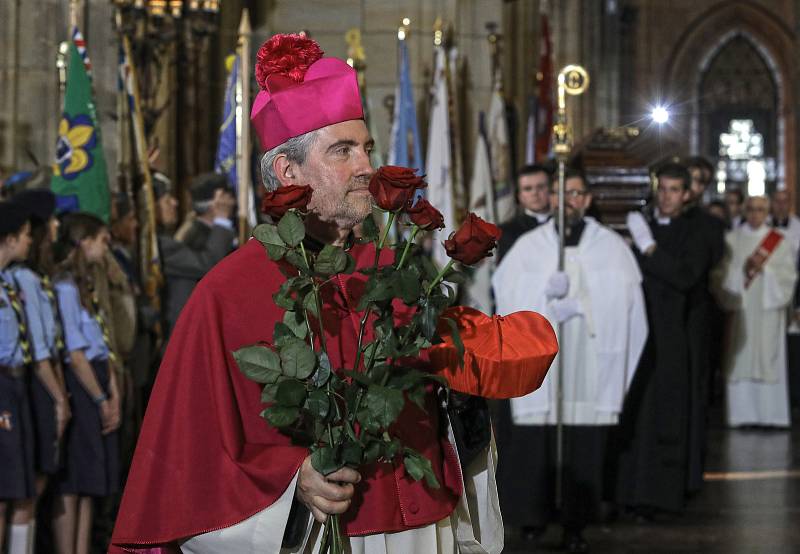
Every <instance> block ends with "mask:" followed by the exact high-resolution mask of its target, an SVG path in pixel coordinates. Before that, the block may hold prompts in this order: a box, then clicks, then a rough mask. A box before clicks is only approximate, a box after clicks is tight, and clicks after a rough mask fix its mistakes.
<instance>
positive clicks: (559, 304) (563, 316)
mask: <svg viewBox="0 0 800 554" xmlns="http://www.w3.org/2000/svg"><path fill="white" fill-rule="evenodd" d="M550 311H551V312H552V313H553V317H554V318H555V320H556V322H557V323H564V322H565V321H567V320H569V319H571V318H573V317H575V316H576V315H582V314H583V310H581V305H580V303H579V302H578V300H577V299H576V298H575V297H570V298H562V299H561V300H553V301H552V302H550Z"/></svg>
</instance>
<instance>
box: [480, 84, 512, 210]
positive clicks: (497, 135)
mask: <svg viewBox="0 0 800 554" xmlns="http://www.w3.org/2000/svg"><path fill="white" fill-rule="evenodd" d="M500 83H501V78H500V71H499V70H498V71H497V73H496V76H495V85H494V90H493V91H492V98H491V100H490V102H489V113H488V114H487V116H486V139H487V142H488V146H489V157H490V160H491V162H490V165H491V169H492V185H493V192H494V208H495V217H496V220H495V221H494V223H503V222H505V221H508V220H509V219H511V218H512V217H514V212H515V211H516V205H515V203H514V184H513V183H512V177H511V148H510V145H509V134H508V121H507V120H506V104H505V100H503V95H502V89H501V85H500Z"/></svg>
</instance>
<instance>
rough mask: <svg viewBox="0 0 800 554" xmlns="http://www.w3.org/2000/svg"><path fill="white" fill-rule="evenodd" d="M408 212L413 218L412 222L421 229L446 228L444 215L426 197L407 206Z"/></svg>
mask: <svg viewBox="0 0 800 554" xmlns="http://www.w3.org/2000/svg"><path fill="white" fill-rule="evenodd" d="M406 213H407V214H408V217H409V218H410V219H411V223H413V224H414V225H416V226H418V227H420V228H421V229H443V228H444V216H442V213H441V212H440V211H439V210H437V209H436V208H434V207H433V206H432V205H431V203H430V202H428V201H427V200H425V199H424V198H420V199H419V200H418V201H417V203H416V204H414V205H413V206H411V207H409V208H406Z"/></svg>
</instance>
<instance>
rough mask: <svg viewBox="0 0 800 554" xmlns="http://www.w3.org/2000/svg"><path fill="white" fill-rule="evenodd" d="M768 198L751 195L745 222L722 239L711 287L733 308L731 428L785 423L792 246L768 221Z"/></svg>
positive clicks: (728, 365)
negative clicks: (724, 246) (725, 250)
mask: <svg viewBox="0 0 800 554" xmlns="http://www.w3.org/2000/svg"><path fill="white" fill-rule="evenodd" d="M768 215H769V200H768V199H767V198H766V197H763V196H752V197H750V198H748V199H747V201H746V203H745V223H744V224H743V225H742V226H741V227H739V228H737V229H734V230H733V231H731V232H729V233H728V235H727V236H726V237H725V241H726V243H727V246H728V255H726V257H725V259H724V260H723V263H722V264H721V266H720V267H719V269H718V270H717V271H716V272H715V280H714V281H715V285H716V286H715V289H716V291H717V294H718V297H719V299H720V302H721V303H722V305H723V307H724V308H725V309H726V310H728V311H730V312H732V317H733V324H732V329H733V337H732V338H731V340H730V341H729V344H728V348H729V352H728V353H727V354H728V355H727V356H725V360H726V367H725V375H726V380H727V400H728V401H727V403H726V419H727V423H728V425H730V426H733V427H737V426H753V425H755V426H768V427H788V426H789V423H790V419H789V396H788V391H787V378H786V334H785V333H784V332H783V330H784V329H785V328H786V307H787V306H788V305H789V303H790V301H791V299H792V295H793V293H794V285H795V281H796V279H797V270H796V269H795V260H794V254H793V245H792V243H791V241H790V240H789V239H787V238H786V237H784V235H783V234H782V233H781V232H780V231H778V230H775V229H772V228H770V227H769V226H768V225H767V216H768Z"/></svg>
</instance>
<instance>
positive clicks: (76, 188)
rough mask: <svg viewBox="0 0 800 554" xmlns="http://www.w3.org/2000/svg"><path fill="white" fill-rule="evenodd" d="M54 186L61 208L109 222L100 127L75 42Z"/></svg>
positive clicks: (71, 57)
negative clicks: (87, 213)
mask: <svg viewBox="0 0 800 554" xmlns="http://www.w3.org/2000/svg"><path fill="white" fill-rule="evenodd" d="M51 187H52V189H53V192H54V193H55V194H56V195H57V206H58V209H59V211H78V210H79V211H82V212H89V213H92V214H94V215H96V216H98V217H99V218H100V219H102V220H103V221H105V222H106V223H108V216H109V190H108V174H107V172H106V160H105V157H104V156H103V145H102V142H101V141H100V126H99V125H98V124H97V113H96V110H95V105H94V100H93V99H92V86H91V81H89V76H88V75H87V74H86V67H85V66H84V64H83V59H82V58H81V55H80V54H79V53H78V49H77V48H76V46H75V43H74V42H72V41H70V43H69V66H68V73H67V90H66V93H65V94H64V113H63V114H62V116H61V121H60V122H59V124H58V142H57V143H56V163H55V164H54V166H53V180H52V184H51Z"/></svg>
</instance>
